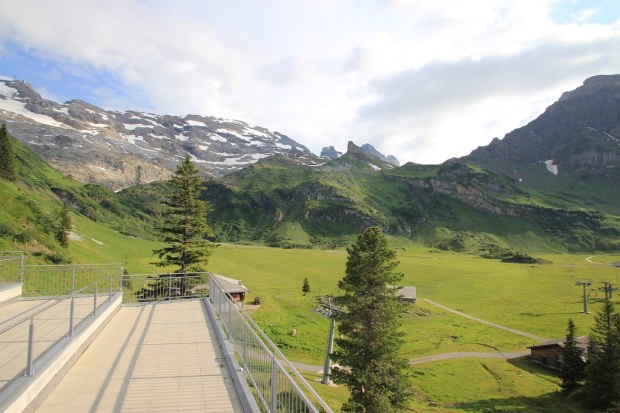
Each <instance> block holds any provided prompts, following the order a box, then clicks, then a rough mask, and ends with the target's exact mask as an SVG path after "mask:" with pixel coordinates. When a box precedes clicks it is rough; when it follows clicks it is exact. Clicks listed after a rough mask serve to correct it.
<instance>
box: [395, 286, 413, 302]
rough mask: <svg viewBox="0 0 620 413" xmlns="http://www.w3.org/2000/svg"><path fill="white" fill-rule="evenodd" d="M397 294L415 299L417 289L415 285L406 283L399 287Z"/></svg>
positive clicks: (408, 298) (406, 298)
mask: <svg viewBox="0 0 620 413" xmlns="http://www.w3.org/2000/svg"><path fill="white" fill-rule="evenodd" d="M396 295H397V296H400V297H401V298H402V299H403V300H415V299H416V290H415V287H414V286H413V285H406V286H404V287H401V288H399V289H398V292H397V293H396Z"/></svg>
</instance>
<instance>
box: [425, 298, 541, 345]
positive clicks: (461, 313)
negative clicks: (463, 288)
mask: <svg viewBox="0 0 620 413" xmlns="http://www.w3.org/2000/svg"><path fill="white" fill-rule="evenodd" d="M421 300H423V301H426V302H427V303H429V304H431V305H434V306H435V307H439V308H441V309H443V310H446V311H449V312H451V313H454V314H456V315H459V316H461V317H465V318H469V319H470V320H474V321H477V322H478V323H482V324H486V325H488V326H491V327H495V328H499V329H500V330H504V331H508V332H510V333H514V334H518V335H520V336H523V337H527V338H531V339H534V340H536V341H541V342H542V341H549V340H550V339H548V338H546V337H541V336H537V335H535V334H532V333H528V332H527V331H521V330H517V329H515V328H510V327H506V326H503V325H501V324H497V323H492V322H490V321H487V320H483V319H481V318H478V317H474V316H471V315H469V314H465V313H464V312H462V311H458V310H454V309H452V308H449V307H446V306H445V305H441V304H439V303H436V302H435V301H433V300H429V299H428V298H421Z"/></svg>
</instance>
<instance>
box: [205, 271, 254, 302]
mask: <svg viewBox="0 0 620 413" xmlns="http://www.w3.org/2000/svg"><path fill="white" fill-rule="evenodd" d="M212 277H214V278H215V279H216V280H217V282H218V283H219V284H220V285H221V286H222V288H224V291H225V292H226V294H227V295H228V296H229V297H230V299H231V300H232V301H234V302H236V303H241V304H243V303H244V302H245V293H247V292H249V291H250V290H249V289H248V288H247V287H246V286H245V285H243V283H242V282H241V280H235V279H234V278H228V277H224V276H221V275H215V274H213V275H212Z"/></svg>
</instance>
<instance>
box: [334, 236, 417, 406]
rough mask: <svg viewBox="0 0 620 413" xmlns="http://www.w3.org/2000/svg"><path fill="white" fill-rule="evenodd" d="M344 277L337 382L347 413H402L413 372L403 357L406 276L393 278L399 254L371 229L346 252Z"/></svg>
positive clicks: (339, 319) (339, 303) (335, 377)
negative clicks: (400, 289) (400, 288)
mask: <svg viewBox="0 0 620 413" xmlns="http://www.w3.org/2000/svg"><path fill="white" fill-rule="evenodd" d="M347 251H348V260H347V264H346V272H345V276H344V277H343V278H342V280H340V282H339V283H338V286H339V288H340V289H342V290H343V294H342V295H341V296H339V297H336V298H335V301H336V303H337V304H338V305H339V306H340V307H341V308H342V309H343V310H344V311H343V312H342V313H339V315H338V316H337V322H338V329H339V331H340V334H341V337H340V338H338V339H336V345H337V350H336V351H335V352H334V355H333V359H334V361H335V362H337V363H339V364H340V365H342V366H345V367H347V368H346V369H340V368H334V371H333V376H332V377H333V379H334V382H336V383H339V384H344V385H346V386H347V387H348V388H349V391H350V393H351V394H350V397H349V400H348V402H347V403H346V404H345V405H344V406H343V411H348V412H381V413H390V412H399V411H402V410H404V409H406V408H407V407H408V399H409V394H408V392H407V389H408V387H409V385H410V375H409V366H408V362H407V360H406V359H404V358H402V357H400V356H399V350H400V347H401V346H402V344H403V342H404V340H403V333H402V332H401V331H400V326H401V316H402V314H403V312H404V310H405V304H404V303H403V302H402V301H401V300H399V298H398V297H397V295H396V292H397V287H396V285H397V283H398V282H399V281H400V280H401V279H402V274H400V273H396V272H394V269H395V268H396V266H397V265H398V261H397V260H396V253H395V251H394V250H393V249H390V248H389V246H388V244H387V239H386V238H385V236H384V235H383V234H382V233H381V230H380V229H379V228H376V227H371V228H368V229H367V230H366V231H364V232H363V233H362V234H361V235H360V236H359V237H358V238H357V242H356V243H355V244H353V245H352V246H350V247H349V248H348V249H347Z"/></svg>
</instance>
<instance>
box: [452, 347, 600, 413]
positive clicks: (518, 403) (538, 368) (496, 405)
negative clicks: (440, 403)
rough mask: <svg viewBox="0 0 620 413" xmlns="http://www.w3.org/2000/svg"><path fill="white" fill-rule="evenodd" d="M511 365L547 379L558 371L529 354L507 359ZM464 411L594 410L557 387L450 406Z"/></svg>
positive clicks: (571, 412)
mask: <svg viewBox="0 0 620 413" xmlns="http://www.w3.org/2000/svg"><path fill="white" fill-rule="evenodd" d="M507 361H508V363H510V364H512V365H513V366H515V367H517V368H519V369H521V370H524V371H526V372H527V373H529V374H533V375H537V376H539V377H543V378H545V379H548V380H554V381H555V380H557V378H558V376H559V371H557V370H553V369H550V368H548V367H545V366H542V365H540V364H536V363H533V362H532V361H531V360H530V358H529V356H524V357H518V358H514V359H510V360H507ZM451 407H453V408H455V409H462V410H463V411H466V412H481V413H483V412H484V413H491V412H528V413H529V412H532V413H556V412H557V413H564V412H566V413H578V412H583V413H588V412H592V413H593V412H595V410H588V409H585V408H584V407H583V405H582V403H581V402H580V401H578V400H574V398H572V397H567V396H566V395H565V394H563V393H561V392H560V391H559V389H558V391H557V392H551V393H546V394H543V395H540V396H535V397H527V396H517V397H508V398H493V399H486V400H476V401H473V402H468V403H459V404H456V405H453V406H451Z"/></svg>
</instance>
